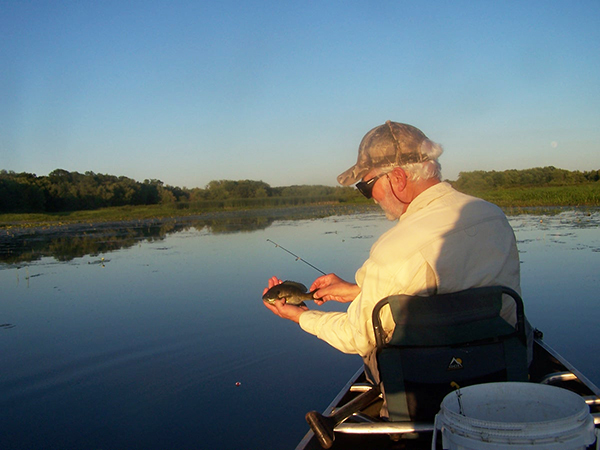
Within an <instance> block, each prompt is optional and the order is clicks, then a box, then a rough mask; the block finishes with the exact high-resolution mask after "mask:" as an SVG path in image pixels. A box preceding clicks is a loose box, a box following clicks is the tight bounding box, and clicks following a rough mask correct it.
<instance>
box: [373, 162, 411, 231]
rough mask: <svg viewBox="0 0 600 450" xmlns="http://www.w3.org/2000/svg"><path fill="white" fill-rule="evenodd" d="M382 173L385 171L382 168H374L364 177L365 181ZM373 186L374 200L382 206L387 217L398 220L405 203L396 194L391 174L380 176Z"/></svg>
mask: <svg viewBox="0 0 600 450" xmlns="http://www.w3.org/2000/svg"><path fill="white" fill-rule="evenodd" d="M381 173H383V171H382V170H381V169H374V170H372V171H370V172H369V173H367V174H366V175H365V176H364V177H363V181H369V180H371V179H373V178H375V177H376V176H378V175H380V174H381ZM372 188H373V190H372V195H373V200H374V201H375V203H377V204H378V205H379V206H380V207H381V209H382V210H383V212H384V213H385V216H386V218H387V219H388V220H398V219H399V218H400V215H401V214H402V213H403V212H404V205H403V204H402V203H401V202H400V201H399V200H398V199H397V197H396V196H395V195H394V192H393V190H392V185H391V181H390V177H389V175H385V176H382V177H380V178H379V179H378V180H377V181H376V182H375V183H374V184H373V186H372Z"/></svg>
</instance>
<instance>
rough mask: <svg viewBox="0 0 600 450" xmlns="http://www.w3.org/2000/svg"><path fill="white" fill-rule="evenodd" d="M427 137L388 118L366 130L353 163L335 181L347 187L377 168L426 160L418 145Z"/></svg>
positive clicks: (417, 130) (416, 129) (415, 129)
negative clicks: (384, 121) (381, 123)
mask: <svg viewBox="0 0 600 450" xmlns="http://www.w3.org/2000/svg"><path fill="white" fill-rule="evenodd" d="M425 141H428V139H427V136H425V134H424V133H423V132H422V131H421V130H419V129H418V128H415V127H413V126H412V125H407V124H404V123H397V122H390V121H389V120H388V121H387V122H386V123H385V124H383V125H380V126H378V127H375V128H373V129H372V130H371V131H369V132H368V133H367V134H366V135H365V137H364V138H363V140H362V141H361V143H360V147H359V148H358V160H357V161H356V164H355V165H353V166H352V167H350V168H349V169H348V170H346V171H345V172H344V173H342V174H340V175H339V176H338V177H337V180H338V183H340V184H342V185H344V186H349V185H351V184H354V183H356V182H357V181H359V180H360V179H361V178H362V177H364V176H365V175H366V174H367V173H368V172H370V171H371V170H372V169H375V168H376V167H385V166H391V167H397V166H402V165H404V164H410V163H417V162H423V161H427V160H428V159H429V157H428V156H427V155H425V154H423V153H422V152H421V145H422V144H423V143H424V142H425Z"/></svg>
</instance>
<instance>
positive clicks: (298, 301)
mask: <svg viewBox="0 0 600 450" xmlns="http://www.w3.org/2000/svg"><path fill="white" fill-rule="evenodd" d="M307 290H308V289H307V288H306V286H304V285H303V284H302V283H297V282H296V281H289V280H288V281H284V282H283V283H281V284H276V285H275V286H273V287H272V288H271V289H269V290H268V291H267V292H265V294H264V295H263V296H262V299H263V301H265V302H267V303H270V304H271V305H272V304H274V303H275V300H279V299H281V298H285V302H286V303H287V304H288V305H295V306H302V305H304V301H303V300H314V298H313V294H314V293H315V292H316V289H315V290H314V291H310V292H306V291H307Z"/></svg>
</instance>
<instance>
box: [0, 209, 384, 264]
mask: <svg viewBox="0 0 600 450" xmlns="http://www.w3.org/2000/svg"><path fill="white" fill-rule="evenodd" d="M371 209H373V207H372V206H371V205H362V206H361V205H359V206H351V205H341V206H340V205H327V206H311V207H298V208H281V209H279V210H269V211H266V212H263V211H231V212H223V213H213V214H205V215H203V216H199V217H187V218H177V219H165V220H144V221H129V222H123V223H116V224H115V223H108V224H73V225H68V226H61V227H58V226H47V227H41V228H37V229H34V230H33V231H28V230H27V229H24V230H23V229H20V230H19V229H8V230H3V231H2V232H1V233H0V263H4V264H13V265H15V264H23V263H26V262H33V261H37V260H40V259H41V258H43V257H53V258H55V259H56V260H57V261H63V262H66V261H71V260H73V259H74V258H81V257H83V256H86V255H100V254H103V253H109V252H112V251H115V250H119V249H125V248H131V247H133V246H135V245H138V244H140V243H141V242H153V241H160V240H163V239H165V237H166V236H167V235H169V234H171V233H179V232H183V231H186V230H189V229H191V228H195V229H196V230H205V231H206V232H207V233H210V234H226V233H239V232H250V231H255V230H261V229H265V228H268V227H269V226H270V225H271V224H272V223H273V222H274V221H275V220H278V219H281V218H282V217H285V218H287V219H293V220H300V219H306V218H317V217H327V216H331V215H334V214H341V213H346V214H348V213H352V214H353V213H356V212H357V211H368V210H371Z"/></svg>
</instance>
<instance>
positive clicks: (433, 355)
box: [373, 286, 527, 421]
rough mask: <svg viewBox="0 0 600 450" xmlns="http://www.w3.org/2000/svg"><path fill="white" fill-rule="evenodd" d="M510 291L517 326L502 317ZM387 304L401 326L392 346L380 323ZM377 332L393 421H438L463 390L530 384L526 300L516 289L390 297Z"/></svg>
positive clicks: (375, 315) (382, 376) (384, 387)
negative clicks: (445, 404) (450, 397)
mask: <svg viewBox="0 0 600 450" xmlns="http://www.w3.org/2000/svg"><path fill="white" fill-rule="evenodd" d="M503 294H505V295H508V296H510V297H511V298H512V299H513V300H514V302H515V303H516V311H517V324H516V327H513V326H511V325H510V324H508V323H507V322H506V321H505V320H504V319H503V318H502V317H501V316H500V310H501V309H502V297H503ZM386 305H389V307H390V308H391V313H392V317H393V319H394V322H395V328H394V331H393V333H392V336H391V338H390V339H389V341H387V342H386V335H385V333H384V331H383V328H382V325H381V319H380V312H381V309H382V308H383V307H385V306H386ZM373 327H374V331H375V338H376V341H377V363H378V369H379V376H380V380H381V387H382V390H383V392H384V395H385V398H386V402H387V408H388V412H389V416H390V420H398V421H406V420H413V421H432V420H433V418H434V416H435V414H436V413H437V412H438V410H439V406H440V402H441V401H442V399H443V398H444V396H445V395H446V394H448V393H449V392H451V391H452V390H454V389H456V388H457V387H464V386H468V385H471V384H478V383H485V382H494V381H527V342H526V341H527V339H526V334H525V316H524V310H523V301H522V300H521V297H520V296H519V294H518V293H517V292H515V291H514V290H512V289H510V288H506V287H502V286H492V287H481V288H473V289H467V290H464V291H460V292H455V293H450V294H439V295H434V296H431V297H419V296H409V295H394V296H390V297H387V298H385V299H383V300H381V301H380V302H379V303H378V304H377V305H376V306H375V309H374V310H373Z"/></svg>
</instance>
